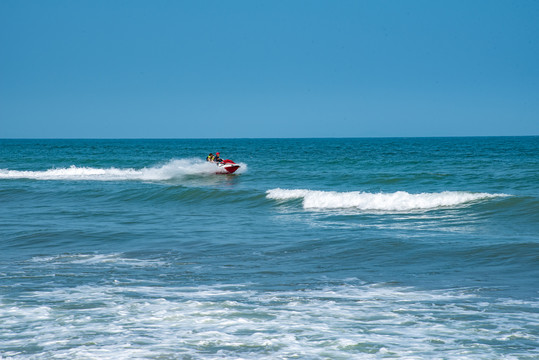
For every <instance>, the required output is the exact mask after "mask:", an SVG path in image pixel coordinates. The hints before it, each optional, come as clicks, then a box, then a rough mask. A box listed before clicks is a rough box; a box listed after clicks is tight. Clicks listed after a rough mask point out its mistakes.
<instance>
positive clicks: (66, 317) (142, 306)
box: [0, 284, 539, 360]
mask: <svg viewBox="0 0 539 360" xmlns="http://www.w3.org/2000/svg"><path fill="white" fill-rule="evenodd" d="M156 285H157V284H156ZM0 299H1V298H0ZM26 300H28V301H26ZM491 301H492V303H491V304H490V305H489V306H487V307H485V306H484V305H483V301H482V300H481V298H479V297H478V296H477V295H473V294H470V293H469V292H466V291H459V290H434V291H427V290H418V289H414V288H408V287H398V286H392V285H386V284H375V285H355V286H354V285H341V286H332V287H328V288H325V289H304V290H302V291H271V290H267V291H256V290H253V289H249V288H246V287H245V285H242V284H239V285H237V286H236V285H231V284H227V285H221V286H220V285H214V286H200V287H173V286H167V285H166V284H162V285H161V286H151V287H149V286H137V285H134V284H128V285H112V284H108V285H107V284H103V285H98V284H89V285H80V286H75V287H64V288H52V289H50V288H45V287H44V288H42V289H36V290H35V291H34V292H28V293H27V294H26V296H25V297H24V298H19V299H17V300H16V301H9V302H3V301H0V321H1V322H2V323H3V324H5V326H4V329H3V331H0V338H2V340H3V343H4V345H5V347H6V348H8V349H9V348H11V349H13V348H15V349H21V348H22V347H24V346H25V345H26V344H27V343H28V341H31V342H32V343H34V344H36V345H37V346H41V347H42V350H41V351H40V353H39V354H35V358H38V357H39V358H52V357H58V358H88V359H115V360H118V359H129V358H159V357H162V358H176V357H178V356H180V355H182V356H184V357H186V358H188V357H194V358H198V357H200V356H202V357H205V358H222V359H227V358H229V359H239V358H241V359H262V358H263V359H274V358H294V357H299V358H365V359H376V358H381V357H384V356H385V355H386V354H387V353H388V352H389V353H391V354H392V356H393V357H395V358H414V359H430V358H438V357H440V354H443V357H444V358H446V359H492V358H498V357H500V356H499V355H500V353H498V352H497V347H498V345H497V342H499V341H507V342H510V341H512V339H513V338H514V337H518V338H519V339H531V338H533V325H535V324H538V323H539V314H537V313H536V312H531V311H522V309H521V308H522V305H518V306H508V305H507V304H505V303H503V299H502V302H501V303H500V300H499V299H491ZM40 303H42V304H43V303H45V304H47V305H46V306H45V305H40ZM501 304H504V311H503V312H500V311H499V306H500V305H501ZM537 305H538V304H537V302H529V303H528V304H526V307H527V308H528V309H529V310H531V309H534V308H536V307H537ZM2 334H3V335H2ZM474 340H476V341H475V342H474V343H473V344H472V345H470V344H469V342H470V341H474ZM526 351H528V349H521V350H520V352H518V350H516V351H515V352H514V353H513V355H514V358H518V357H519V356H523V355H525V352H526ZM0 354H2V350H0ZM535 354H537V352H535ZM3 355H5V356H8V357H11V356H13V358H14V359H19V358H20V359H22V358H27V357H25V356H24V355H20V354H17V352H16V351H13V352H9V351H6V352H5V353H4V354H3ZM18 355H20V356H18ZM204 355H206V356H204ZM528 355H530V354H528ZM532 356H533V355H532ZM507 358H508V359H509V358H512V357H507Z"/></svg>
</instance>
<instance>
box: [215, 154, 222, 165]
mask: <svg viewBox="0 0 539 360" xmlns="http://www.w3.org/2000/svg"><path fill="white" fill-rule="evenodd" d="M213 161H214V162H216V163H220V162H223V159H221V158H220V157H219V153H215V158H214V159H213Z"/></svg>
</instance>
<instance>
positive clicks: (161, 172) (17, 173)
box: [0, 159, 246, 181]
mask: <svg viewBox="0 0 539 360" xmlns="http://www.w3.org/2000/svg"><path fill="white" fill-rule="evenodd" d="M241 165H242V167H241V168H240V170H242V171H243V170H244V169H245V168H246V166H245V164H241ZM216 169H217V168H216V166H215V165H214V164H211V163H208V162H206V161H203V160H200V159H175V160H170V161H169V162H167V163H166V164H163V165H157V166H152V167H147V168H146V167H145V168H141V169H134V168H124V169H121V168H115V167H111V168H93V167H79V166H75V165H71V166H70V167H66V168H52V169H48V170H44V171H21V170H9V169H0V179H32V180H93V181H122V180H143V181H163V180H170V179H175V178H179V177H182V176H187V175H209V174H215V173H216ZM238 173H240V171H238Z"/></svg>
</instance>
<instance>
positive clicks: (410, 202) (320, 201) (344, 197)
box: [266, 188, 509, 211]
mask: <svg viewBox="0 0 539 360" xmlns="http://www.w3.org/2000/svg"><path fill="white" fill-rule="evenodd" d="M500 196H509V195H506V194H489V193H472V192H466V191H443V192H439V193H420V194H410V193H408V192H406V191H397V192H394V193H367V192H361V191H350V192H337V191H316V190H305V189H296V190H289V189H280V188H277V189H271V190H268V191H267V192H266V197H267V198H268V199H273V200H292V199H302V200H303V207H304V208H305V209H347V208H352V209H358V210H379V211H409V210H428V209H435V208H439V207H453V206H460V205H464V204H466V203H469V202H472V201H478V200H484V199H489V198H495V197H500Z"/></svg>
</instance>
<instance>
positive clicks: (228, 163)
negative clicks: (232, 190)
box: [206, 153, 240, 174]
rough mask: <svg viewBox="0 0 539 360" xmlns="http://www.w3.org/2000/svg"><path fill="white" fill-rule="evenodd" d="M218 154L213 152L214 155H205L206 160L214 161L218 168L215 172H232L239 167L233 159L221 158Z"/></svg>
mask: <svg viewBox="0 0 539 360" xmlns="http://www.w3.org/2000/svg"><path fill="white" fill-rule="evenodd" d="M219 155H220V154H219V153H215V156H214V155H213V154H212V153H210V154H209V155H208V157H206V161H209V162H213V163H215V164H216V165H217V167H218V168H219V171H218V172H217V174H232V173H234V172H235V171H236V170H238V169H239V168H240V165H238V164H236V163H235V162H234V161H232V160H230V159H224V160H223V159H221V157H220V156H219Z"/></svg>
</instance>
